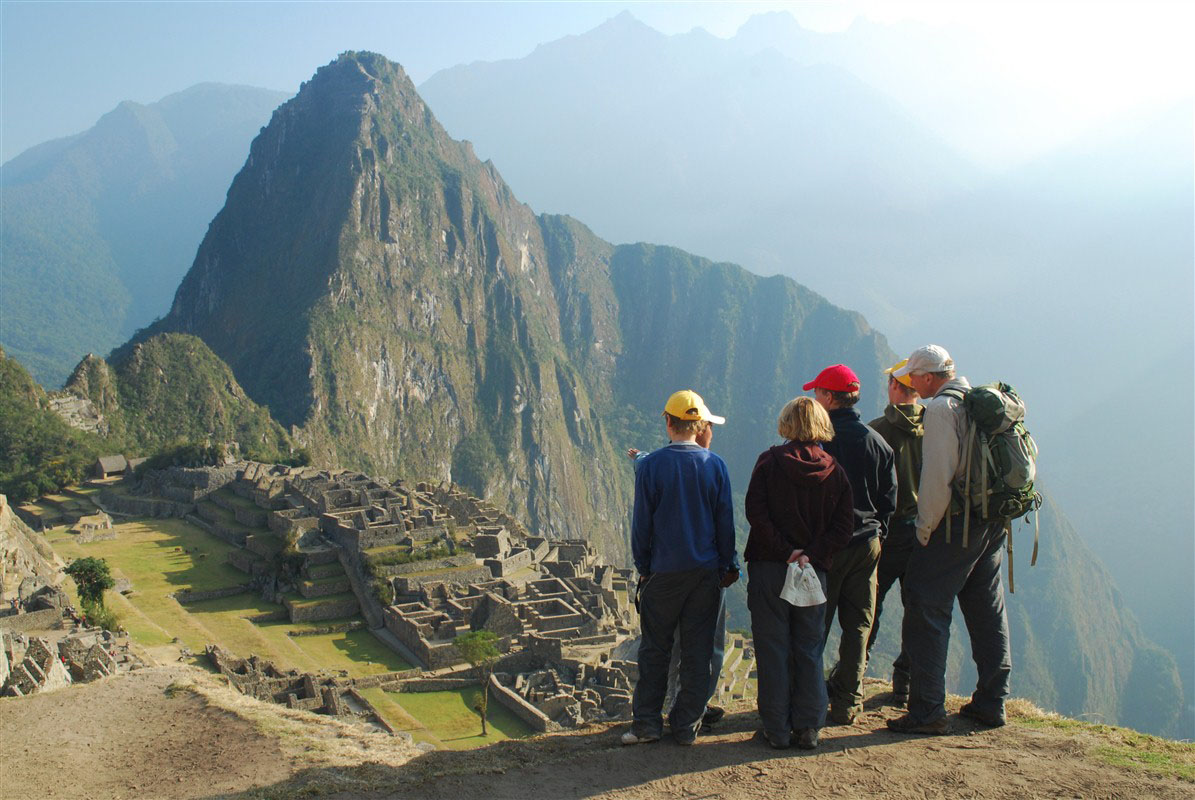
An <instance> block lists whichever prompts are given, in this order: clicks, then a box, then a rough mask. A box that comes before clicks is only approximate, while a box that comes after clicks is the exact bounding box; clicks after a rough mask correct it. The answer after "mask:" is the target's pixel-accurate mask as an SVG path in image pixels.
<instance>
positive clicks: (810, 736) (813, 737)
mask: <svg viewBox="0 0 1195 800" xmlns="http://www.w3.org/2000/svg"><path fill="white" fill-rule="evenodd" d="M797 747H799V748H801V749H802V750H816V749H817V728H801V730H799V731H797Z"/></svg>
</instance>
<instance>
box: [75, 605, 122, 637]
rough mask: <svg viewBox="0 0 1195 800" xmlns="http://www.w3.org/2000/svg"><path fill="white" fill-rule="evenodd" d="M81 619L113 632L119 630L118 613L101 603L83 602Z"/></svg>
mask: <svg viewBox="0 0 1195 800" xmlns="http://www.w3.org/2000/svg"><path fill="white" fill-rule="evenodd" d="M83 621H84V622H86V623H87V624H88V625H90V626H92V627H96V626H98V627H100V628H103V629H104V630H106V631H112V632H113V633H115V632H116V631H118V630H120V615H119V614H117V613H116V612H115V611H113V610H112V609H110V608H108V607H107V606H103V605H95V604H92V603H83Z"/></svg>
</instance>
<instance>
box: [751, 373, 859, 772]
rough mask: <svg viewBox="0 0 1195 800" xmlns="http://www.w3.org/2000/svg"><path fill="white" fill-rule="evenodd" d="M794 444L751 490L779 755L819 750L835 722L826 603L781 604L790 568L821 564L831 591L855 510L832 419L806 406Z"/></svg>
mask: <svg viewBox="0 0 1195 800" xmlns="http://www.w3.org/2000/svg"><path fill="white" fill-rule="evenodd" d="M776 427H777V431H778V432H779V434H780V435H781V436H782V437H783V438H784V439H785V440H786V442H785V444H782V445H779V446H777V447H769V448H768V449H767V450H765V451H764V452H763V453H762V454H760V456H759V460H758V461H756V462H755V470H754V471H753V472H752V473H751V485H750V486H749V487H748V489H747V504H746V505H747V521H748V522H749V523H750V524H751V532H750V534H749V535H748V537H747V548H746V550H745V551H744V552H743V556H744V558H746V560H747V607H748V609H749V610H750V611H751V632H752V636H753V637H754V639H755V657H756V667H757V671H758V676H759V688H758V706H759V717H760V719H761V720H762V721H763V731H762V734H763V737H764V739H765V740H766V741H767V743H768V744H769V745H771V746H772V747H774V748H777V749H779V748H786V747H789V746H791V745H792V744H793V739H794V737H795V739H796V745H797V747H800V748H802V749H806V750H812V749H814V748H816V747H817V743H818V732H819V730H820V729H821V727H822V726H823V725H824V724H825V721H826V706H827V703H828V698H827V695H826V683H825V679H824V677H823V675H822V648H823V636H824V634H825V612H826V606H825V604H824V603H822V604H821V605H817V606H810V607H804V608H801V607H797V606H793V605H790V604H789V603H788V602H786V601H785V600H782V599H781V598H780V590H781V588H782V587H783V586H784V578H785V574H786V572H787V570H788V565H789V564H790V563H792V562H797V563H799V564H801V565H802V566H804V565H806V564H812V565H813V568H814V569H815V570H816V571H817V577H818V580H820V581H821V584H822V590H823V592H824V591H825V587H826V572H827V571H828V570H829V569H830V565H831V563H832V560H833V558H834V554H835V553H836V552H838V551H839V550H841V549H842V548H843V546H845V545H846V543H847V542H848V541H850V538H851V532H852V531H853V530H854V525H855V521H854V510H853V509H854V506H853V504H852V501H851V485H850V481H849V480H848V479H847V476H846V472H844V471H843V469H842V467H841V466H839V465H838V463H837V462H835V460H834V458H833V457H832V456H831V455H830V454H829V453H827V452H826V451H825V450H823V449H822V446H821V443H822V442H828V441H830V439H832V438H834V428H833V426H832V425H831V424H830V417H829V415H828V414H827V413H826V410H825V409H824V408H822V407H821V406H820V405H818V403H817V402H816V401H815V400H814V399H813V398H811V397H797V398H794V399H793V400H791V401H789V402H788V404H787V405H785V406H784V409H783V410H781V412H780V419H779V420H778V422H777V426H776Z"/></svg>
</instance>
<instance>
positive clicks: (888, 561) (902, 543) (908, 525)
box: [867, 520, 920, 687]
mask: <svg viewBox="0 0 1195 800" xmlns="http://www.w3.org/2000/svg"><path fill="white" fill-rule="evenodd" d="M914 545H917V531H916V527H915V525H914V522H913V520H903V521H894V522H893V523H892V525H891V526H889V528H888V538H886V539H884V546H883V548H882V549H881V550H880V566H879V567H878V568H877V569H876V608H875V616H874V617H873V618H872V620H871V635H870V636H868V637H867V654H868V658H870V657H871V646H872V645H873V644H875V641H876V634H877V633H879V631H880V614H881V613H883V610H884V596H885V595H887V594H888V590H889V589H891V588H892V585H893V584H895V583H896V582H897V581H900V602H901V603H902V604H903V603H905V602H906V600H905V570H906V569H907V568H908V566H909V556H910V555H912V553H913V546H914ZM917 546H920V545H917ZM892 683H893V685H894V686H900V685H904V686H906V687H907V686H908V685H909V656H908V654H907V653H905V649H904V646H903V644H902V646H901V648H900V655H898V656H897V657H896V660H895V661H893V662H892Z"/></svg>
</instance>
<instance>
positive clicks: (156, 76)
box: [0, 0, 1195, 161]
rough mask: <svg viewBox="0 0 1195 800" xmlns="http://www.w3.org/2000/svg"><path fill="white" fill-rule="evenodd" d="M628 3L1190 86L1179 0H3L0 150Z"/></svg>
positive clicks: (733, 25) (719, 30)
mask: <svg viewBox="0 0 1195 800" xmlns="http://www.w3.org/2000/svg"><path fill="white" fill-rule="evenodd" d="M624 9H629V10H630V11H631V12H632V13H633V14H634V15H635V16H636V17H638V18H639V19H640V20H642V21H644V22H646V23H647V24H649V25H651V26H652V27H654V28H656V29H658V30H661V31H663V32H665V33H682V32H686V31H688V30H690V29H692V28H694V27H704V28H705V29H707V30H709V31H710V32H711V33H714V34H716V35H718V36H723V37H729V36H732V35H734V32H735V31H736V30H737V29H738V27H739V26H740V25H741V24H742V23H743V22H744V21H745V20H746V19H747V18H748V17H750V16H751V15H752V14H755V13H760V12H763V11H776V10H787V11H789V12H790V13H792V14H793V16H794V17H796V18H797V20H798V21H799V22H800V23H801V24H802V25H803V26H804V27H806V28H810V29H813V30H818V31H824V32H829V31H838V30H843V29H844V28H846V27H848V26H849V25H850V24H851V23H852V22H853V21H854V20H855V19H856V18H858V17H860V16H862V17H866V18H869V19H872V20H874V21H877V22H884V23H893V22H899V21H917V22H923V23H927V24H931V25H935V26H945V25H961V26H964V27H967V28H971V29H973V30H976V31H979V32H981V33H982V34H984V35H985V36H987V37H990V41H991V42H992V45H993V51H994V53H995V58H996V59H997V61H998V64H999V67H1000V69H1001V71H1002V73H1003V74H1004V75H1005V76H1006V77H1007V78H1008V79H1009V80H1010V81H1015V82H1029V83H1031V84H1032V85H1034V86H1037V87H1039V88H1041V89H1043V90H1045V91H1049V92H1054V93H1056V94H1057V96H1058V97H1059V103H1060V104H1062V105H1064V106H1067V107H1068V108H1069V110H1070V111H1071V112H1072V113H1073V114H1075V115H1078V116H1088V117H1094V116H1096V115H1100V114H1107V113H1109V112H1113V111H1116V110H1120V109H1125V108H1130V107H1132V106H1134V105H1138V104H1142V103H1155V102H1165V101H1169V100H1172V99H1175V98H1178V97H1182V96H1189V95H1190V94H1191V93H1192V91H1193V90H1192V86H1191V81H1192V76H1193V75H1195V62H1193V61H1192V55H1191V54H1192V52H1195V48H1192V46H1191V44H1190V42H1191V37H1192V33H1193V32H1195V3H1187V2H1174V3H1162V2H1153V3H1150V2H1132V3H1124V2H1116V3H1111V2H1106V3H1100V2H1097V1H1096V0H1086V2H1081V3H1079V2H1075V3H1067V2H1054V3H1051V2H1045V0H1039V1H1038V2H1033V3H1011V2H1004V3H988V2H951V3H946V2H900V1H899V0H888V1H886V2H874V0H863V1H861V2H835V3H831V2H819V1H813V2H799V3H793V2H787V3H785V2H745V3H715V2H709V3H693V2H674V3H660V2H618V1H612V2H567V3H565V2H489V3H480V2H438V3H430V2H339V3H329V2H305V3H298V2H218V1H213V2H169V3H167V2H137V3H130V2H23V1H22V0H0V161H7V160H8V159H9V158H11V157H12V156H14V155H16V154H18V153H20V152H22V151H23V150H25V149H27V148H28V147H30V146H32V145H35V144H38V143H40V142H43V141H46V140H48V139H53V138H57V137H60V136H65V135H69V134H72V133H77V132H79V131H82V130H85V129H87V128H89V127H90V126H91V125H93V124H94V123H95V121H96V120H97V119H98V118H99V117H100V116H101V115H102V114H104V113H105V112H107V111H110V110H111V109H112V108H113V107H114V106H116V104H117V103H119V102H120V101H122V100H135V101H138V102H143V103H148V102H153V101H155V100H158V99H160V98H162V97H163V96H165V95H167V94H170V93H172V92H176V91H179V90H182V89H185V88H187V87H188V86H192V85H194V84H196V83H200V82H204V81H218V82H223V83H239V84H247V85H251V86H261V87H265V88H271V89H281V90H285V91H296V90H297V89H298V86H299V83H300V82H302V81H303V80H305V79H307V78H308V77H310V76H311V74H312V73H313V72H314V71H315V70H316V68H317V67H319V66H320V65H322V64H326V63H327V62H329V61H331V60H332V59H333V58H334V57H335V56H336V54H337V53H339V52H341V51H344V50H375V51H377V52H380V53H382V54H383V55H386V56H388V57H389V58H392V59H394V60H396V61H398V62H400V63H401V64H403V65H404V67H406V69H407V71H408V72H409V73H410V74H411V77H412V78H413V79H414V80H415V82H416V83H419V82H421V81H423V80H424V79H426V78H427V77H429V76H430V75H431V74H432V73H434V72H435V71H437V70H439V69H442V68H444V67H449V66H453V65H454V64H458V63H467V62H470V61H476V60H493V59H500V58H518V57H521V56H523V55H526V54H527V53H529V52H530V51H531V50H533V49H534V48H535V46H536V45H537V44H539V43H541V42H546V41H551V40H553V39H557V38H560V37H561V36H565V35H568V34H576V33H582V32H584V31H586V30H589V29H591V28H593V27H595V26H597V25H598V24H600V23H601V22H603V21H604V20H606V19H608V18H609V17H612V16H614V15H615V14H617V13H619V12H620V11H622V10H624Z"/></svg>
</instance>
